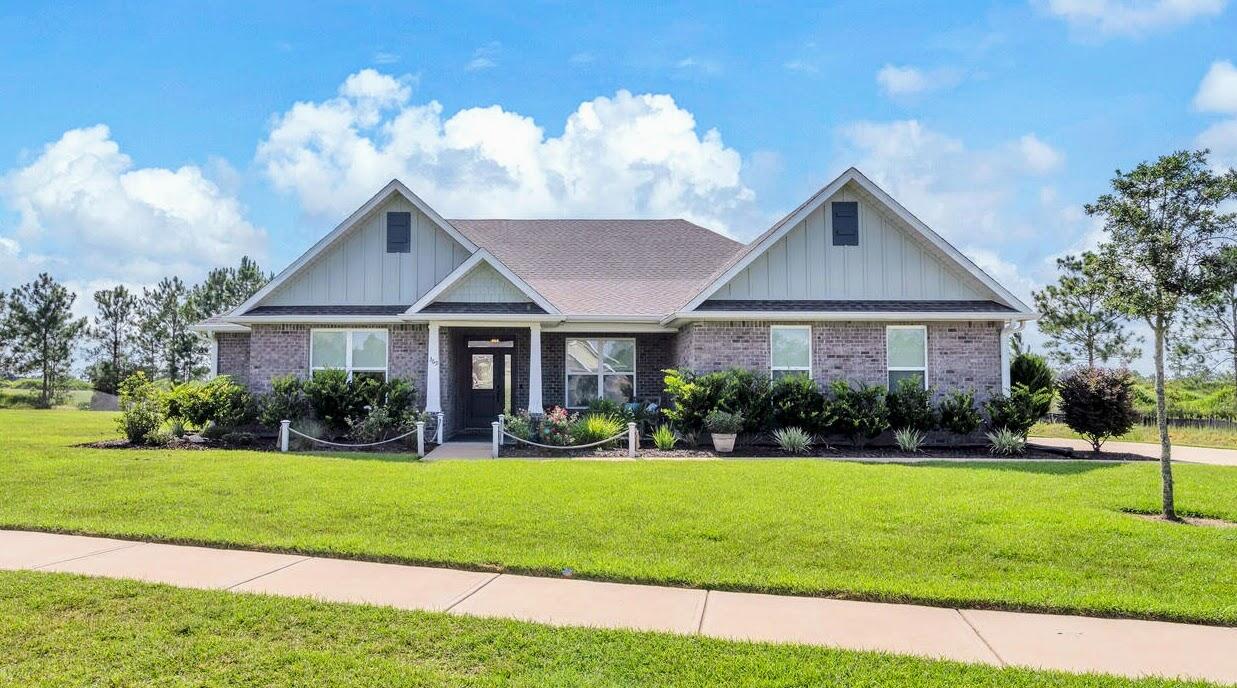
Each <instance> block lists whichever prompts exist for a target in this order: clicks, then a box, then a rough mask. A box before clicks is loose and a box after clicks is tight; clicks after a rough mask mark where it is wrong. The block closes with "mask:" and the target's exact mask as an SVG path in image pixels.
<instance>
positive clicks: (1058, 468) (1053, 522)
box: [0, 411, 1237, 625]
mask: <svg viewBox="0 0 1237 688" xmlns="http://www.w3.org/2000/svg"><path fill="white" fill-rule="evenodd" d="M114 436H115V430H114V427H113V421H112V416H111V415H109V414H99V413H85V412H74V411H0V438H2V440H0V441H2V442H3V445H4V449H3V451H0V495H3V499H0V525H3V526H9V527H25V528H39V529H50V530H65V531H76V532H88V533H99V534H107V535H115V536H122V537H134V538H148V539H166V540H170V541H182V542H201V543H210V544H220V545H232V546H243V547H253V548H265V549H274V550H295V551H301V552H308V553H319V554H328V555H336V556H347V557H360V558H370V559H379V560H391V561H405V562H421V563H431V564H442V565H452V566H462V567H484V568H491V569H505V570H511V571H521V572H530V573H544V574H551V575H554V574H557V573H558V572H560V571H561V570H562V569H563V568H565V567H570V568H572V569H574V570H575V571H576V575H578V576H581V577H591V578H600V579H610V580H627V581H641V582H659V583H669V584H682V585H691V586H709V587H715V588H727V589H743V590H760V591H774V592H785V593H800V594H828V595H838V596H844V597H851V598H862V599H879V600H894V601H919V602H925V603H930V604H950V605H964V606H981V607H998V608H1022V609H1036V610H1053V611H1076V612H1080V613H1086V614H1095V615H1125V616H1138V617H1149V618H1166V619H1178V620H1186V621H1202V622H1211V623H1219V624H1227V625H1237V575H1234V573H1235V572H1237V570H1235V569H1234V561H1237V529H1233V528H1227V529H1221V528H1209V527H1199V526H1187V525H1178V524H1170V523H1164V522H1154V521H1148V520H1144V519H1140V518H1135V517H1133V516H1130V515H1128V514H1125V513H1122V510H1123V509H1133V510H1144V511H1154V510H1155V509H1156V508H1157V506H1158V499H1159V476H1158V466H1156V465H1155V464H1154V463H1150V462H1138V463H1131V464H1108V463H1094V462H1091V463H1088V462H1039V463H1036V462H1015V463H967V464H956V463H955V464H945V463H939V464H927V465H887V464H860V463H844V462H832V461H819V460H817V461H813V460H798V461H784V460H776V461H774V460H770V461H722V462H690V461H677V462H676V461H639V462H596V461H576V462H572V461H496V462H492V461H460V462H438V463H429V464H427V463H421V462H414V461H409V460H407V459H403V458H398V457H389V456H380V455H372V454H355V455H343V456H338V455H337V456H327V455H321V454H317V455H296V454H290V455H281V454H278V453H272V452H252V451H198V452H193V451H180V452H175V451H166V450H158V451H121V450H97V449H87V448H79V447H73V446H71V445H73V444H75V443H80V442H84V441H87V440H93V439H100V438H107V437H114ZM1176 476H1177V497H1178V508H1179V509H1180V510H1181V511H1182V512H1184V513H1187V514H1196V515H1205V516H1212V517H1219V518H1225V519H1229V520H1237V470H1234V469H1232V468H1225V467H1220V466H1202V465H1185V464H1182V465H1179V466H1177V470H1176Z"/></svg>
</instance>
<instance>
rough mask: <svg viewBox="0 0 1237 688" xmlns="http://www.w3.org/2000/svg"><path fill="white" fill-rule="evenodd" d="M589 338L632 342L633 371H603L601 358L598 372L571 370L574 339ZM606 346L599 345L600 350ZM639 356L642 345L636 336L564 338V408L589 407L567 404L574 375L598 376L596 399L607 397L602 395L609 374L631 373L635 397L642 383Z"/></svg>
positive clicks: (598, 363) (598, 340)
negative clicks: (571, 349)
mask: <svg viewBox="0 0 1237 688" xmlns="http://www.w3.org/2000/svg"><path fill="white" fill-rule="evenodd" d="M589 340H594V341H597V342H599V343H600V342H631V372H630V373H606V372H602V368H603V367H604V366H602V363H601V359H600V358H598V359H597V372H596V373H573V372H571V371H570V370H568V369H567V360H568V356H569V354H568V353H567V350H568V349H569V347H570V344H571V342H572V341H585V342H586V341H589ZM604 348H605V346H604V344H603V345H601V346H600V347H599V350H600V349H604ZM639 356H640V347H639V346H638V345H637V344H636V338H635V337H567V338H566V339H564V340H563V408H565V409H576V410H579V409H585V408H588V406H568V405H567V404H568V397H569V396H570V393H569V391H568V390H569V388H570V383H571V376H572V375H594V376H596V378H597V396H595V397H593V398H594V399H603V398H605V397H603V396H602V392H604V391H605V388H606V387H605V384H606V380H605V377H606V376H607V375H630V376H631V396H632V397H633V398H634V397H635V396H636V395H637V394H638V391H637V390H638V389H639V384H640V376H639V375H638V374H637V373H636V371H637V370H639V369H640V359H639Z"/></svg>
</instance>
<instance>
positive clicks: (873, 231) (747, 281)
mask: <svg viewBox="0 0 1237 688" xmlns="http://www.w3.org/2000/svg"><path fill="white" fill-rule="evenodd" d="M833 201H857V202H858V203H859V245H858V246H834V245H833V227H832V224H833V218H832V215H833V214H832V212H831V210H832V206H831V204H832V202H833ZM913 231H914V230H912V229H911V228H910V227H907V226H905V224H903V222H902V220H900V219H898V218H896V217H894V216H893V215H892V214H886V213H882V212H880V211H879V210H878V209H877V206H875V205H873V203H872V202H871V201H869V200H867V199H866V197H860V195H859V194H856V193H854V192H853V191H851V189H850V187H845V188H843V189H841V190H840V191H838V193H836V194H834V195H833V196H832V197H830V199H829V200H828V201H826V202H825V203H824V204H823V205H821V206H820V207H819V208H817V209H816V210H815V211H813V212H812V213H811V214H810V215H808V216H807V218H805V219H804V220H803V221H802V222H800V223H799V224H797V225H795V227H794V228H792V229H791V230H790V231H789V232H788V233H787V234H786V235H784V236H783V237H782V238H781V239H779V240H778V241H777V243H775V244H773V245H772V246H770V247H769V250H767V251H765V252H764V253H763V254H761V255H760V256H758V257H757V258H756V259H755V260H754V261H752V263H751V264H750V265H748V266H747V267H746V268H744V269H743V270H742V271H741V272H740V273H738V274H737V275H735V276H734V278H732V279H731V280H730V281H729V282H727V283H726V284H725V285H724V286H722V288H721V289H719V290H718V291H717V292H716V293H715V294H713V295H712V296H710V298H712V299H719V300H720V299H735V300H742V299H819V300H833V299H905V300H926V299H959V300H972V299H974V300H984V299H993V298H996V295H995V294H993V293H992V292H991V291H990V290H989V289H988V288H987V287H985V286H984V285H982V284H981V283H980V282H979V281H978V280H976V279H974V278H973V277H971V276H970V275H964V274H963V273H961V272H960V271H959V270H956V269H952V268H951V267H948V265H949V263H948V262H947V261H948V260H949V259H948V258H947V257H945V256H943V255H941V254H940V253H939V252H938V251H937V249H935V248H934V247H932V246H929V245H927V244H926V243H924V242H921V241H919V240H917V239H916V238H914V237H913V236H912V234H911V232H913ZM950 262H951V261H950Z"/></svg>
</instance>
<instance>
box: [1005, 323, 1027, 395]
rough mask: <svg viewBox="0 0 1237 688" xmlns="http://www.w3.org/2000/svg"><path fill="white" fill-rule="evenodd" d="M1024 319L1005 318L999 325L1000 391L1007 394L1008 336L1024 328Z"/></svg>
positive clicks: (1025, 324) (1008, 384) (1008, 385)
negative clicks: (1003, 322)
mask: <svg viewBox="0 0 1237 688" xmlns="http://www.w3.org/2000/svg"><path fill="white" fill-rule="evenodd" d="M1026 326H1027V321H1025V320H1006V321H1005V324H1004V325H1003V326H1001V393H1002V394H1006V395H1008V394H1009V388H1010V382H1009V338H1010V336H1012V335H1013V333H1015V332H1021V331H1023V330H1024V329H1026Z"/></svg>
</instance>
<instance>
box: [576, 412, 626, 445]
mask: <svg viewBox="0 0 1237 688" xmlns="http://www.w3.org/2000/svg"><path fill="white" fill-rule="evenodd" d="M624 429H626V424H624V423H623V421H621V420H619V419H618V418H616V417H614V416H608V415H604V414H601V413H586V414H584V415H583V416H581V417H580V418H577V419H576V421H575V422H574V423H572V424H571V440H572V442H571V443H572V444H592V443H593V442H600V441H602V440H605V439H609V438H611V437H614V436H615V435H617V434H619V433H622V432H623V430H624Z"/></svg>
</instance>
